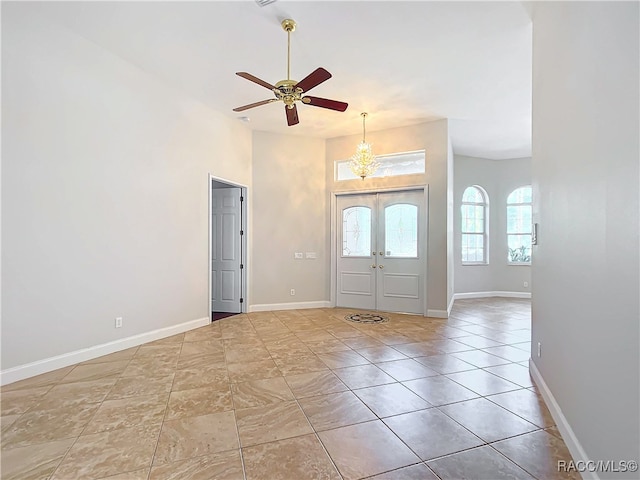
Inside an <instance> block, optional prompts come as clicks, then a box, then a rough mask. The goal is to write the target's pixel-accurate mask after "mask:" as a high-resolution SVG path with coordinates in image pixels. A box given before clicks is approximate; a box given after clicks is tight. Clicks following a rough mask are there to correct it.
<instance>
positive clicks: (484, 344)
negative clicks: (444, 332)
mask: <svg viewBox="0 0 640 480" xmlns="http://www.w3.org/2000/svg"><path fill="white" fill-rule="evenodd" d="M456 341H457V342H460V343H464V344H465V345H469V346H470V347H472V348H489V347H499V346H500V345H502V344H501V343H498V342H496V341H495V340H491V339H489V338H485V337H480V336H478V335H470V336H464V337H456Z"/></svg>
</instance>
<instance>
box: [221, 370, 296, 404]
mask: <svg viewBox="0 0 640 480" xmlns="http://www.w3.org/2000/svg"><path fill="white" fill-rule="evenodd" d="M231 392H232V393H233V405H234V406H235V408H236V409H240V408H250V407H262V406H266V405H271V404H273V403H278V402H283V401H285V400H293V399H294V396H293V393H291V390H290V389H289V385H288V384H287V382H286V381H285V379H284V378H282V377H274V378H266V379H263V380H252V381H249V382H242V383H234V384H232V387H231Z"/></svg>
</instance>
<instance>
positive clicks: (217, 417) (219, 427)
mask: <svg viewBox="0 0 640 480" xmlns="http://www.w3.org/2000/svg"><path fill="white" fill-rule="evenodd" d="M238 447H239V445H238V433H237V430H236V425H235V420H234V415H233V412H232V411H231V412H220V413H211V414H208V415H201V416H198V417H188V418H180V419H177V420H167V421H165V422H164V424H163V425H162V431H161V432H160V439H159V440H158V448H157V449H156V454H155V457H154V459H153V464H154V465H160V464H166V463H172V462H175V461H178V460H185V459H187V458H194V457H200V456H202V455H210V454H214V453H218V452H224V451H227V450H235V449H237V448H238Z"/></svg>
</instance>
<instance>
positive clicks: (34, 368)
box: [0, 317, 211, 385]
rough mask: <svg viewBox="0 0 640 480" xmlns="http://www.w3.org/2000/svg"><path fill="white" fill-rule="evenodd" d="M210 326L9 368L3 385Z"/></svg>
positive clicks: (196, 323)
mask: <svg viewBox="0 0 640 480" xmlns="http://www.w3.org/2000/svg"><path fill="white" fill-rule="evenodd" d="M210 322H211V319H209V318H208V317H205V318H199V319H197V320H190V321H188V322H184V323H180V324H178V325H173V326H171V327H165V328H159V329H158V330H152V331H150V332H146V333H141V334H138V335H133V336H131V337H126V338H121V339H119V340H114V341H112V342H108V343H103V344H101V345H95V346H93V347H89V348H83V349H81V350H76V351H74V352H69V353H64V354H62V355H56V356H55V357H50V358H45V359H43V360H38V361H36V362H31V363H27V364H25V365H19V366H17V367H11V368H7V369H6V370H2V371H0V385H7V384H9V383H13V382H17V381H18V380H24V379H25V378H30V377H35V376H36V375H40V374H42V373H47V372H52V371H53V370H58V369H59V368H64V367H68V366H69V365H74V364H76V363H80V362H86V361H87V360H93V359H94V358H98V357H101V356H103V355H109V354H110V353H115V352H119V351H121V350H126V349H127V348H131V347H137V346H138V345H142V344H143V343H147V342H153V341H154V340H160V339H161V338H166V337H170V336H172V335H177V334H179V333H183V332H186V331H188V330H193V329H194V328H198V327H204V326H205V325H208V324H209V323H210Z"/></svg>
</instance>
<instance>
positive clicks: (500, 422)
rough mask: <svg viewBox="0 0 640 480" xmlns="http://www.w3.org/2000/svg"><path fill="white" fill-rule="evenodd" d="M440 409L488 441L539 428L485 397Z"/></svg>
mask: <svg viewBox="0 0 640 480" xmlns="http://www.w3.org/2000/svg"><path fill="white" fill-rule="evenodd" d="M440 410H441V411H442V412H444V413H445V414H447V415H448V416H450V417H451V418H453V419H454V420H455V421H456V422H458V423H460V424H461V425H462V426H463V427H465V428H467V429H468V430H470V431H471V432H472V433H474V434H475V435H477V436H478V437H480V438H482V439H483V440H485V441H486V442H495V441H496V440H502V439H504V438H507V437H513V436H514V435H519V434H522V433H527V432H532V431H534V430H537V429H538V427H537V426H536V425H534V424H532V423H530V422H527V421H525V420H523V419H521V418H520V417H518V416H516V415H514V414H513V413H511V412H509V411H507V410H505V409H504V408H502V407H499V406H498V405H496V404H495V403H491V402H490V401H489V400H486V399H484V398H477V399H475V400H468V401H466V402H461V403H454V404H451V405H445V406H443V407H440ZM436 473H437V472H436Z"/></svg>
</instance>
